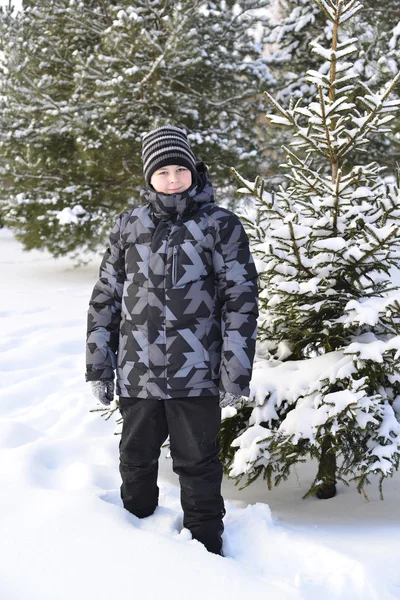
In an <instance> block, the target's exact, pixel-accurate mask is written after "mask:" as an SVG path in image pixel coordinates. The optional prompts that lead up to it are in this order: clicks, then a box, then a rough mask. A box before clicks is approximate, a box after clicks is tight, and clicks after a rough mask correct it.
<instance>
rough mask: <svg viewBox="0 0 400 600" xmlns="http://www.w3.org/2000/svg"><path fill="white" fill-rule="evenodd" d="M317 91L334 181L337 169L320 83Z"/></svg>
mask: <svg viewBox="0 0 400 600" xmlns="http://www.w3.org/2000/svg"><path fill="white" fill-rule="evenodd" d="M318 93H319V103H320V106H321V113H322V123H323V125H324V129H325V135H326V143H327V146H328V150H329V155H330V159H331V168H332V180H333V181H335V179H336V176H337V169H338V164H337V157H336V156H335V152H334V150H333V147H332V142H331V136H330V129H329V127H328V124H327V121H326V112H325V102H324V95H323V92H322V87H321V86H320V85H319V86H318Z"/></svg>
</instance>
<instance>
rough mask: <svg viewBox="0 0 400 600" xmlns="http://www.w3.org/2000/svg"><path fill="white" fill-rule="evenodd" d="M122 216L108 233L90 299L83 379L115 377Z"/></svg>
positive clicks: (122, 274) (122, 272)
mask: <svg viewBox="0 0 400 600" xmlns="http://www.w3.org/2000/svg"><path fill="white" fill-rule="evenodd" d="M120 224H121V217H119V218H118V220H117V222H116V224H115V226H114V227H113V229H112V231H111V234H110V246H109V248H107V250H106V252H105V254H104V257H103V260H102V262H101V265H100V272H99V279H98V281H97V283H96V285H95V286H94V289H93V293H92V296H91V298H90V302H89V310H88V319H87V337H86V381H97V380H99V379H111V378H114V369H115V368H116V364H117V357H116V353H117V352H118V338H119V324H120V321H121V298H122V288H123V285H124V280H125V256H124V250H123V248H122V247H121V238H120Z"/></svg>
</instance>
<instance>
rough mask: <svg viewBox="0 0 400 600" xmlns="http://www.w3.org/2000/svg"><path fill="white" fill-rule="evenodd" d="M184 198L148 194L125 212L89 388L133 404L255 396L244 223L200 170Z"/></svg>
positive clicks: (92, 323) (94, 300)
mask: <svg viewBox="0 0 400 600" xmlns="http://www.w3.org/2000/svg"><path fill="white" fill-rule="evenodd" d="M197 170H198V181H197V182H196V184H193V185H192V187H191V188H189V190H186V192H183V193H182V194H172V195H164V194H160V193H157V192H155V191H154V189H153V188H152V187H151V186H148V185H146V186H145V187H144V188H143V190H142V196H143V198H144V199H145V201H146V204H143V205H142V206H139V207H136V208H133V209H130V210H126V211H125V212H123V213H122V214H121V215H120V216H119V218H118V220H117V223H116V225H115V226H114V228H113V230H112V232H111V236H110V248H109V249H108V250H107V251H106V253H105V255H104V258H103V261H102V264H101V266H100V278H99V280H98V282H97V283H96V285H95V287H94V290H93V294H92V297H91V300H90V307H89V312H88V335H87V373H86V380H87V381H93V380H98V379H105V378H111V377H113V376H114V369H115V368H116V370H117V393H118V395H121V396H130V397H137V398H148V397H153V398H154V397H156V398H162V399H166V398H177V397H186V396H202V395H203V396H206V395H208V396H209V395H218V392H219V390H220V391H225V392H231V393H233V394H239V395H243V396H249V382H250V379H251V374H252V366H253V359H254V352H255V341H256V333H257V317H258V292H257V277H258V275H257V271H256V268H255V265H254V260H253V257H252V255H251V253H250V250H249V240H248V237H247V234H246V233H245V231H244V229H243V226H242V224H241V222H240V220H239V218H238V217H237V216H236V215H235V214H234V213H232V212H231V211H229V210H227V209H225V208H222V207H220V206H218V205H217V204H215V202H214V197H213V188H212V185H211V182H210V180H209V177H208V173H207V168H206V166H205V165H204V163H198V164H197Z"/></svg>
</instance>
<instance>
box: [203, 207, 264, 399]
mask: <svg viewBox="0 0 400 600" xmlns="http://www.w3.org/2000/svg"><path fill="white" fill-rule="evenodd" d="M218 222H219V225H220V226H219V232H218V234H217V238H216V243H215V247H214V253H213V265H214V271H215V274H216V276H217V282H218V296H219V298H220V301H221V329H222V351H221V368H220V384H219V389H220V391H222V392H231V393H232V394H237V395H239V396H247V397H248V396H249V395H250V380H251V375H252V369H253V360H254V354H255V345H256V337H257V318H258V301H259V300H258V273H257V270H256V267H255V264H254V259H253V256H252V255H251V252H250V248H249V238H248V236H247V234H246V232H245V230H244V228H243V225H242V223H241V221H240V219H239V218H238V217H237V216H236V215H234V214H233V213H231V215H229V216H228V217H227V218H226V219H225V220H222V219H219V220H218Z"/></svg>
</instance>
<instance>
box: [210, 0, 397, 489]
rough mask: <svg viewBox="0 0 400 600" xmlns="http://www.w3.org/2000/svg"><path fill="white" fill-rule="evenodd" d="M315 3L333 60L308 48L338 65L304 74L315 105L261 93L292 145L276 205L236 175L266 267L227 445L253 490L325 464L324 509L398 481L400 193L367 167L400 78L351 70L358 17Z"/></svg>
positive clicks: (233, 468)
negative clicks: (325, 22)
mask: <svg viewBox="0 0 400 600" xmlns="http://www.w3.org/2000/svg"><path fill="white" fill-rule="evenodd" d="M315 3H316V5H317V6H318V7H319V8H320V9H322V10H323V11H324V14H325V16H326V17H327V18H328V19H329V20H330V21H331V23H332V37H331V43H330V47H326V46H323V45H322V43H320V42H321V41H322V40H320V42H317V41H314V42H313V44H312V50H313V52H314V53H315V54H316V55H317V56H318V57H319V58H320V59H322V60H323V61H328V62H329V69H328V70H327V72H326V74H323V73H321V71H320V70H311V71H309V72H308V73H307V79H308V82H309V83H313V84H314V85H315V88H316V96H315V98H314V99H313V100H312V101H311V102H309V103H308V105H306V106H303V105H302V101H301V98H300V99H299V100H298V101H297V102H294V101H293V100H292V101H291V102H290V103H289V105H288V107H286V108H285V107H284V106H283V105H282V104H281V103H279V102H277V101H276V100H275V99H274V98H272V97H271V95H270V94H268V93H266V96H267V98H268V100H269V102H270V103H271V104H272V106H273V107H274V109H275V112H274V113H273V114H268V115H267V117H268V119H269V120H270V122H271V123H272V124H279V125H284V126H286V127H287V129H288V130H289V131H291V132H292V141H291V143H290V145H289V146H287V147H285V148H284V151H285V154H286V161H285V164H284V165H282V166H283V169H284V173H285V175H284V177H285V184H284V185H282V186H281V187H280V188H279V190H278V191H277V192H276V193H275V194H271V193H269V192H267V191H266V187H265V183H264V181H262V180H260V179H259V178H257V179H256V180H255V182H254V183H251V182H249V181H247V180H245V179H244V178H243V177H242V176H241V175H239V174H238V173H236V175H237V177H238V179H239V181H240V182H241V184H242V186H243V187H242V188H241V190H239V191H241V192H242V193H246V194H249V193H251V194H252V195H253V196H254V198H255V207H254V209H253V213H251V212H248V214H247V216H246V215H245V216H244V217H243V219H244V221H245V223H246V225H247V228H248V232H249V236H250V238H251V241H252V245H253V252H254V254H255V256H256V257H257V258H258V261H259V262H258V270H259V273H260V287H261V290H260V320H259V340H258V345H257V355H256V362H255V365H254V374H253V382H252V391H253V395H252V398H251V399H250V400H251V401H250V402H248V403H246V404H244V405H243V406H242V407H241V408H240V409H238V411H237V413H236V414H235V415H233V416H232V417H230V418H226V419H225V420H224V422H223V428H222V434H221V437H222V448H223V456H224V458H225V459H226V463H227V468H228V470H229V473H230V475H231V476H232V477H235V478H237V479H238V480H241V479H242V478H243V477H245V478H246V481H247V484H249V483H251V482H252V481H254V480H255V479H256V478H257V477H259V476H260V475H262V476H263V477H265V478H266V479H267V480H268V484H269V485H270V486H271V485H272V483H275V484H278V483H279V482H280V481H281V480H282V479H284V478H286V477H287V476H288V474H289V473H290V470H291V468H292V466H293V465H295V464H296V463H297V462H299V461H304V460H305V459H306V458H307V457H310V456H311V457H312V458H315V459H317V460H318V461H319V469H318V473H317V476H316V478H315V481H314V483H313V485H312V487H311V489H310V493H311V492H316V493H317V496H318V497H321V498H326V497H331V496H332V495H334V494H335V491H336V487H335V486H336V482H337V481H338V480H342V481H344V482H347V481H348V479H349V478H351V479H353V480H355V481H356V482H357V485H358V490H359V491H363V490H364V486H365V485H366V484H367V483H370V482H371V475H373V474H378V475H380V482H381V483H380V484H381V485H382V481H383V479H384V478H385V477H388V476H391V475H392V474H393V471H394V470H395V469H397V468H398V467H399V459H400V423H399V420H398V416H399V415H400V385H399V384H400V366H399V360H398V359H399V355H400V292H399V285H398V283H400V236H399V226H400V189H399V181H398V180H397V182H396V181H394V180H393V178H391V177H385V168H384V167H382V166H380V165H379V164H378V163H377V162H376V161H374V160H371V158H372V157H371V154H370V151H369V145H370V140H369V138H370V137H371V135H375V134H376V133H378V132H379V133H380V134H383V133H389V131H390V128H389V127H388V125H389V123H390V122H391V121H393V119H394V117H395V115H396V112H397V110H398V109H399V107H400V101H399V100H397V99H394V100H392V99H390V96H391V94H392V92H393V90H394V88H395V86H396V84H397V83H398V82H399V79H400V73H398V74H397V75H396V76H395V77H394V78H393V79H392V80H391V81H389V82H386V83H385V84H384V85H382V86H381V87H379V88H378V89H377V90H375V91H373V90H371V89H370V87H369V86H368V85H367V84H366V83H365V82H364V81H363V80H362V78H361V77H360V74H359V72H358V71H357V70H356V69H355V68H354V65H355V64H356V62H357V52H358V44H357V40H356V38H350V39H349V38H348V36H347V35H345V36H343V37H344V40H343V39H342V36H341V32H342V28H343V25H344V24H345V23H348V22H349V21H350V20H351V18H352V17H354V15H355V14H357V12H358V11H360V10H361V8H362V6H361V4H360V3H359V2H358V1H357V0H350V1H349V2H348V3H346V2H344V0H315ZM355 87H357V89H362V90H363V93H362V94H360V95H359V96H357V97H355V95H354V88H355ZM355 152H357V155H358V156H363V157H364V163H363V164H354V160H353V155H354V153H355ZM326 165H328V166H329V174H326V170H327V169H326V168H325V167H326ZM396 410H397V416H396Z"/></svg>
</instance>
